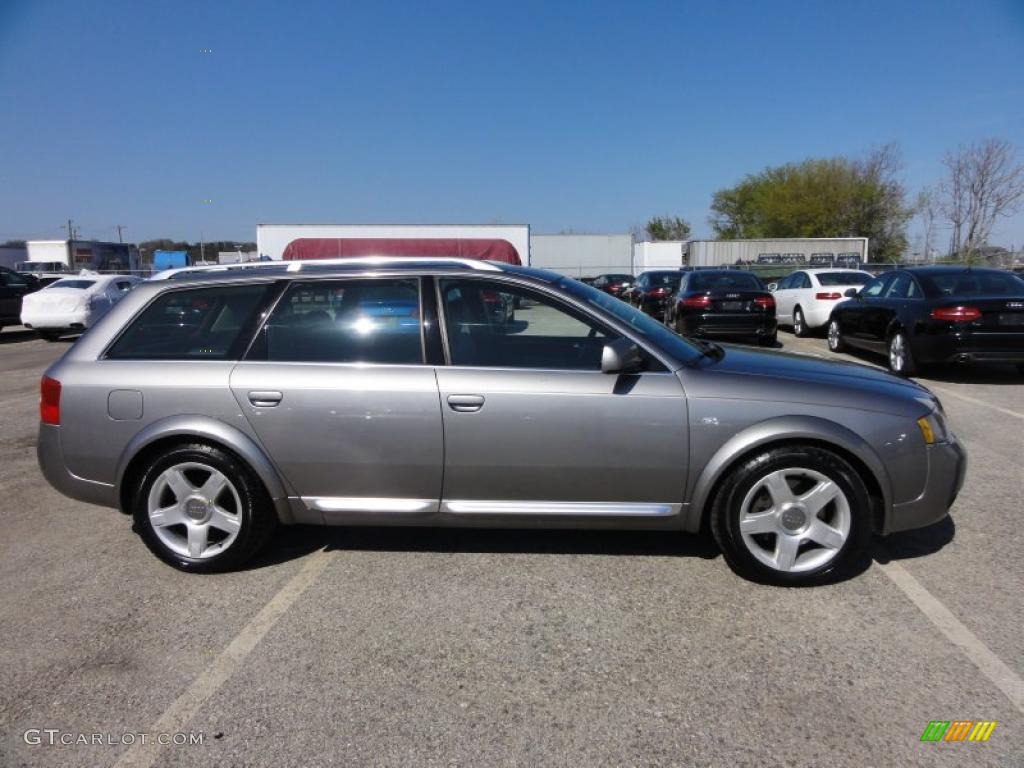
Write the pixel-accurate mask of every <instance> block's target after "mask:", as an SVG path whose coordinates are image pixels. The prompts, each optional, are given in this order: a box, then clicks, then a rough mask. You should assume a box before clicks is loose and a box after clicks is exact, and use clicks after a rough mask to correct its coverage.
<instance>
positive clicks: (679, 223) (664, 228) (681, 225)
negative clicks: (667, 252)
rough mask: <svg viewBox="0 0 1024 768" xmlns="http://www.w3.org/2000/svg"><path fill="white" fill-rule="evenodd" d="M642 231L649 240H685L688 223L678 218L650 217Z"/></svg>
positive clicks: (687, 233)
mask: <svg viewBox="0 0 1024 768" xmlns="http://www.w3.org/2000/svg"><path fill="white" fill-rule="evenodd" d="M644 231H645V232H646V233H647V235H648V237H650V238H651V240H686V239H687V238H689V237H690V222H688V221H687V220H686V219H684V218H682V217H680V216H652V217H651V218H650V220H648V222H647V226H645V227H644Z"/></svg>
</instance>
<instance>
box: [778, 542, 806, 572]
mask: <svg viewBox="0 0 1024 768" xmlns="http://www.w3.org/2000/svg"><path fill="white" fill-rule="evenodd" d="M799 548H800V539H798V538H797V537H796V536H790V535H789V534H786V533H780V534H779V535H778V536H776V537H775V567H776V568H778V569H779V570H780V571H789V570H792V568H793V564H794V563H796V553H797V550H798V549H799Z"/></svg>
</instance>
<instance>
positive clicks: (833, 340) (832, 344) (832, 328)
mask: <svg viewBox="0 0 1024 768" xmlns="http://www.w3.org/2000/svg"><path fill="white" fill-rule="evenodd" d="M828 348H829V349H831V350H832V351H833V352H837V351H839V323H837V322H836V321H835V320H831V321H829V324H828Z"/></svg>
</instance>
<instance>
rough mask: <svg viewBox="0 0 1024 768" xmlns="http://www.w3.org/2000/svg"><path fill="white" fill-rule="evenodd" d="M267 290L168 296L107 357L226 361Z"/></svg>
mask: <svg viewBox="0 0 1024 768" xmlns="http://www.w3.org/2000/svg"><path fill="white" fill-rule="evenodd" d="M268 290H269V286H268V285H267V284H266V283H263V284H257V285H244V286H215V287H212V288H194V289H189V290H178V291H167V292H166V293H163V294H161V295H159V296H157V297H156V298H155V299H154V300H153V301H152V302H151V303H150V304H149V306H147V307H146V308H145V309H144V310H142V312H141V313H139V315H138V316H137V317H136V318H135V319H134V320H132V321H131V323H130V324H129V325H128V327H127V328H126V329H125V331H124V333H122V334H121V335H120V336H119V337H118V338H117V340H116V341H115V342H114V343H113V345H112V346H111V347H110V349H109V350H108V351H107V355H106V356H107V357H108V358H111V359H114V360H227V359H231V352H232V347H233V346H234V345H235V342H236V341H238V339H239V336H240V335H241V332H242V328H244V327H245V325H246V323H247V322H248V321H249V320H250V319H251V318H252V315H253V313H254V312H255V311H256V308H257V307H258V306H259V305H260V303H261V301H262V300H263V298H264V296H265V295H266V293H267V291H268Z"/></svg>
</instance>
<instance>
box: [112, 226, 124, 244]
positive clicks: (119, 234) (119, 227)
mask: <svg viewBox="0 0 1024 768" xmlns="http://www.w3.org/2000/svg"><path fill="white" fill-rule="evenodd" d="M114 226H115V227H117V242H119V243H123V242H124V238H123V237H121V230H122V229H124V225H122V224H115V225H114Z"/></svg>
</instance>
